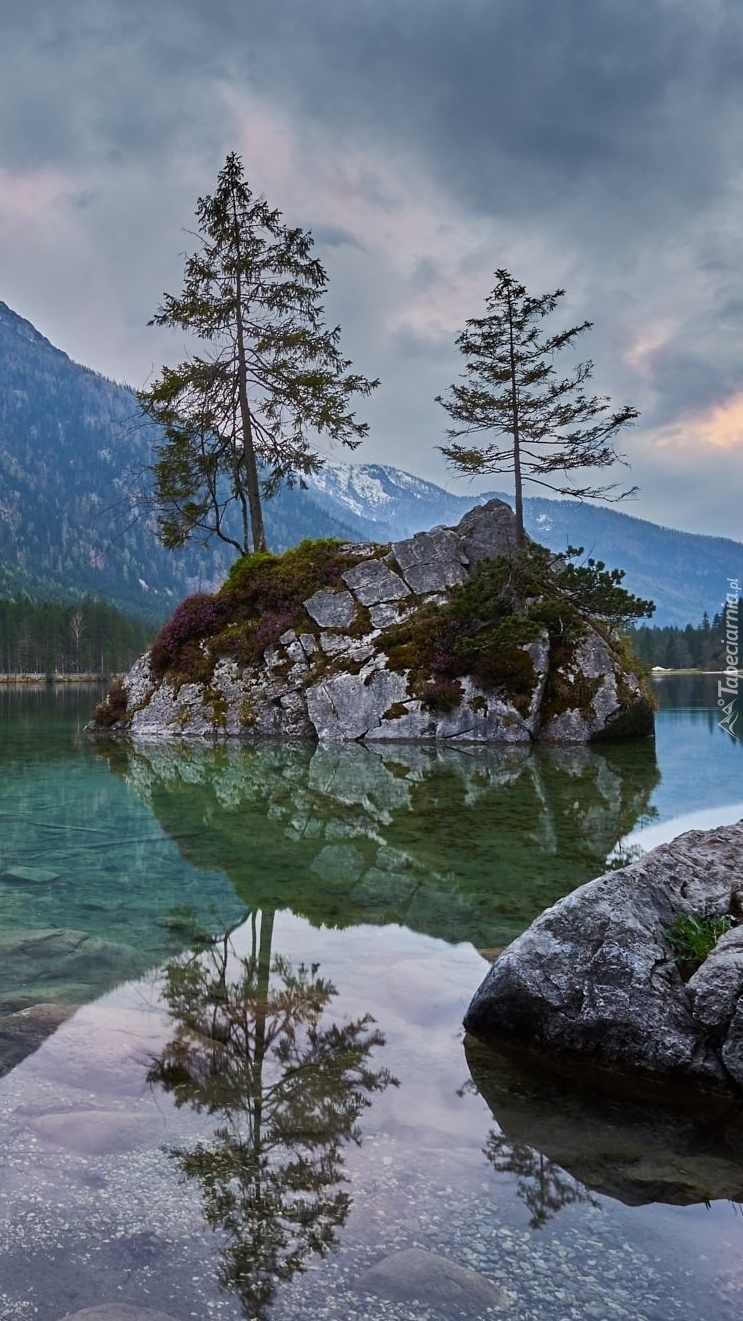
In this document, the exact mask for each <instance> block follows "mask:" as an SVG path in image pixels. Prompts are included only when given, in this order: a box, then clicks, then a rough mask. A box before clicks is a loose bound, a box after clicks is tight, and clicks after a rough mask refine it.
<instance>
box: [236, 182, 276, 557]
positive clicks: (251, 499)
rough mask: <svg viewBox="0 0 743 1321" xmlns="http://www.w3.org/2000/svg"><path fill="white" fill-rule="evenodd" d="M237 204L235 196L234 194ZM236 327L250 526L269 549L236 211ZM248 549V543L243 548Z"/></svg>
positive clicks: (256, 545) (257, 542) (260, 546)
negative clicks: (250, 382)
mask: <svg viewBox="0 0 743 1321" xmlns="http://www.w3.org/2000/svg"><path fill="white" fill-rule="evenodd" d="M233 204H234V198H233ZM235 272H236V273H235V327H236V330H237V397H238V401H239V404H240V422H241V424H242V442H243V452H244V455H245V483H246V486H247V488H248V508H249V510H250V530H251V533H252V536H253V550H267V549H268V547H267V546H266V533H265V530H264V527H263V509H262V507H261V487H260V481H259V479H258V464H257V462H256V457H255V445H254V444H253V421H252V418H251V416H250V403H249V400H248V371H247V363H246V359H245V327H244V325H243V311H242V271H241V269H240V230H239V225H238V220H237V215H235ZM244 549H245V550H246V551H247V547H245V548H244Z"/></svg>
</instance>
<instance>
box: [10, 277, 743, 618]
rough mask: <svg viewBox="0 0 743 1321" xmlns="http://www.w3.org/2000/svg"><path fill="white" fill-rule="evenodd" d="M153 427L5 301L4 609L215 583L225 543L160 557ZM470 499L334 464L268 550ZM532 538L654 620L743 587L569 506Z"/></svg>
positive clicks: (157, 607) (652, 530)
mask: <svg viewBox="0 0 743 1321" xmlns="http://www.w3.org/2000/svg"><path fill="white" fill-rule="evenodd" d="M155 438H156V432H155V430H154V429H153V428H152V427H151V426H149V425H144V424H143V422H142V420H141V418H140V416H139V412H138V407H137V399H136V395H135V394H134V392H133V391H132V390H131V389H129V387H128V386H125V385H121V384H118V383H117V382H115V381H111V380H108V379H106V378H105V377H103V376H100V375H98V374H97V373H96V372H93V371H90V370H89V369H88V368H86V367H81V366H79V365H78V364H77V363H75V362H73V361H72V360H71V359H70V358H69V357H68V356H67V354H66V353H63V352H62V351H61V350H60V349H58V348H55V346H54V345H53V344H51V343H50V342H49V340H48V339H45V337H44V336H43V335H41V334H40V333H39V331H38V330H36V329H35V328H34V326H32V325H31V323H30V322H29V321H26V320H24V319H23V318H22V317H20V316H18V314H17V313H15V312H13V311H11V309H10V308H9V307H7V306H6V304H5V303H2V302H0V597H8V596H15V597H18V596H19V595H22V594H24V593H25V594H27V595H28V596H30V597H31V598H33V599H39V598H42V597H45V598H48V599H53V600H77V599H80V598H81V597H83V596H85V595H92V596H101V597H105V598H106V599H107V600H109V601H111V602H112V603H114V604H116V605H118V606H120V607H121V608H122V609H124V610H127V611H129V612H132V613H135V614H137V615H139V616H141V617H144V618H151V619H162V618H163V617H164V616H165V615H166V614H168V613H169V612H170V611H171V609H172V607H173V605H174V604H175V602H176V601H177V600H180V599H181V598H182V597H183V596H185V595H188V594H189V593H191V592H194V591H198V590H202V589H208V588H210V587H213V586H215V585H216V584H217V583H219V582H221V581H222V580H223V578H224V577H225V574H226V572H227V569H228V567H229V565H230V563H231V562H232V559H233V555H232V552H231V550H230V549H229V547H226V546H223V545H221V544H220V543H219V542H214V543H212V545H211V546H209V547H208V548H204V547H189V548H187V549H186V550H184V551H181V552H172V551H166V550H164V549H163V548H162V547H161V546H160V545H159V544H158V542H157V541H156V539H155V537H154V533H153V526H152V520H151V518H150V517H149V515H148V513H147V510H146V508H145V506H144V504H143V501H142V494H141V493H142V486H143V474H144V473H145V471H146V467H147V464H148V462H149V461H150V458H151V447H152V444H153V441H154V440H155ZM493 495H500V498H502V499H508V498H509V497H508V496H504V495H503V494H502V493H500V492H497V491H493V492H488V493H485V494H480V495H473V494H471V493H470V494H462V495H457V494H452V492H450V491H446V490H444V489H443V488H442V487H440V486H437V485H436V484H435V483H433V482H428V481H424V480H423V479H422V478H420V477H415V476H413V475H411V474H410V473H408V472H404V471H402V470H400V469H398V468H393V467H389V466H386V465H381V464H335V463H329V464H327V466H326V467H325V468H324V469H323V470H322V471H321V472H320V473H318V474H317V475H316V476H315V477H314V478H312V479H311V481H310V483H309V488H308V489H307V490H305V491H300V490H293V491H286V490H285V491H282V492H281V493H280V494H279V495H278V496H277V497H276V499H274V500H272V501H270V502H268V503H267V505H266V526H267V534H268V539H269V544H270V545H271V546H272V548H274V549H275V550H285V549H286V548H287V547H289V546H291V545H295V544H296V543H297V542H298V541H301V540H302V539H303V538H304V537H323V536H340V537H342V538H344V539H348V540H359V539H374V540H381V541H388V540H392V539H398V538H403V537H408V536H411V535H412V534H413V533H414V532H418V531H421V530H423V529H425V528H429V527H432V526H434V525H435V524H437V523H444V524H446V525H449V526H453V525H454V524H456V523H458V522H459V520H460V519H461V517H462V515H463V514H464V513H466V511H467V510H468V509H471V508H472V506H473V505H475V504H482V503H483V502H484V501H486V500H488V499H490V498H491V497H492V496H493ZM525 518H526V526H527V530H528V531H529V533H530V534H531V535H532V536H533V537H535V538H536V539H537V540H539V541H542V542H543V543H544V544H546V545H548V546H550V548H551V549H553V550H558V551H559V550H564V549H565V547H566V545H568V544H572V545H578V546H583V547H584V548H585V552H586V554H590V555H593V556H594V557H595V558H598V559H602V560H604V561H605V562H606V564H607V565H608V566H609V567H615V566H617V567H620V568H624V569H625V570H626V578H625V586H626V587H628V588H629V590H630V591H632V592H635V593H636V594H638V595H639V596H644V597H651V598H652V599H653V600H655V602H656V603H657V610H656V614H655V615H654V617H653V622H656V623H658V624H679V625H681V626H684V625H686V624H687V623H698V622H699V620H700V619H701V617H702V614H703V612H704V611H705V610H706V611H707V612H708V613H709V614H710V615H713V614H714V613H715V611H716V610H717V609H718V608H719V606H720V603H721V601H722V600H723V598H724V595H725V592H726V589H727V579H728V578H734V577H737V578H738V580H739V581H740V579H741V576H742V575H743V545H741V544H740V543H739V542H735V541H730V540H726V539H724V538H721V537H703V536H696V535H693V534H691V533H684V532H676V531H673V530H672V529H670V528H662V527H658V526H656V525H655V524H654V523H649V522H646V521H644V520H641V519H637V518H632V517H631V516H630V515H629V514H626V513H620V512H618V511H616V510H614V509H605V508H601V507H599V506H596V505H588V504H580V503H579V502H577V501H570V500H544V499H527V500H526V502H525Z"/></svg>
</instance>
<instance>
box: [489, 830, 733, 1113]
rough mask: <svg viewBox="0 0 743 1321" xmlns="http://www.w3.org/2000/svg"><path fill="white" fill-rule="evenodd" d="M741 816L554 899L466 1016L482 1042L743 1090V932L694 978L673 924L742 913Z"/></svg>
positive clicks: (492, 973)
mask: <svg viewBox="0 0 743 1321" xmlns="http://www.w3.org/2000/svg"><path fill="white" fill-rule="evenodd" d="M742 863H743V822H740V823H738V825H736V826H725V827H721V828H719V829H717V830H710V831H690V832H689V833H688V834H685V835H681V836H679V837H678V838H677V839H675V840H673V841H672V842H671V843H670V844H664V845H662V846H661V847H659V848H657V849H654V850H653V851H652V852H650V853H648V854H646V855H645V856H644V857H642V858H640V859H639V860H637V861H636V862H633V863H631V864H630V865H629V866H627V867H623V868H622V869H621V870H618V871H612V872H608V873H607V874H605V875H604V876H600V877H598V879H596V880H594V881H589V882H588V883H587V884H586V885H582V886H580V888H579V889H577V890H575V891H574V892H573V893H572V894H570V895H568V896H567V897H566V898H564V899H561V900H560V901H559V902H558V903H556V904H555V905H553V907H551V908H548V909H547V910H546V911H545V912H544V913H542V915H541V916H540V917H539V918H537V920H536V921H535V922H533V923H532V925H531V926H530V927H529V928H528V930H527V931H525V932H524V934H523V935H522V936H520V937H519V938H518V939H517V940H515V941H514V942H513V943H512V944H511V945H510V946H508V948H507V949H506V950H505V952H504V953H503V954H502V955H501V957H500V958H499V959H498V960H497V962H496V963H494V964H493V966H492V967H491V968H490V970H489V971H488V973H487V975H486V977H485V979H484V981H483V982H482V985H481V986H480V987H479V989H478V990H477V992H476V993H475V996H474V998H473V1000H472V1003H471V1004H470V1006H469V1009H468V1010H467V1014H466V1016H465V1020H464V1023H465V1027H466V1029H467V1031H468V1032H471V1033H472V1034H473V1035H474V1036H476V1037H479V1038H481V1039H483V1040H486V1041H487V1040H493V1041H512V1042H519V1043H522V1044H525V1045H528V1046H529V1047H531V1048H534V1049H537V1050H539V1051H548V1052H552V1053H555V1054H556V1055H558V1056H567V1057H571V1058H574V1059H576V1058H578V1059H583V1060H586V1061H590V1062H591V1063H592V1064H596V1065H599V1066H601V1067H604V1068H605V1067H608V1068H611V1069H619V1070H625V1071H635V1072H639V1073H641V1074H644V1075H647V1076H648V1077H655V1078H668V1079H675V1080H678V1081H680V1082H683V1083H685V1084H693V1085H696V1086H699V1087H701V1088H706V1089H709V1090H712V1091H719V1092H727V1093H729V1092H737V1091H738V1089H739V1088H741V1087H743V998H742V992H743V943H742V942H741V935H742V934H743V932H741V930H740V929H739V928H738V929H736V928H733V929H732V930H731V931H730V932H729V933H728V934H727V935H725V936H723V937H722V939H721V940H720V941H719V942H718V944H717V946H716V947H715V948H714V949H713V950H712V953H711V954H710V955H709V956H708V957H707V959H706V960H705V962H704V963H703V964H702V966H701V968H700V969H699V970H698V972H697V973H696V974H695V975H694V977H692V978H691V980H690V981H689V982H688V983H685V982H684V980H683V978H682V975H681V971H680V970H679V967H678V966H677V962H676V958H675V956H674V952H673V948H672V946H671V944H670V943H669V939H668V932H669V929H670V928H671V926H672V924H673V923H674V921H675V920H676V919H677V918H679V917H680V916H683V915H687V916H689V915H696V916H699V917H705V918H707V917H722V916H725V915H729V916H730V918H731V920H733V921H735V920H737V918H738V917H739V916H740V915H741V914H743V866H742V865H741V864H742Z"/></svg>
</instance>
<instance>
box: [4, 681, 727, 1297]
mask: <svg viewBox="0 0 743 1321" xmlns="http://www.w3.org/2000/svg"><path fill="white" fill-rule="evenodd" d="M658 687H659V692H660V697H661V701H662V704H663V706H662V709H661V711H660V712H659V716H658V722H657V736H656V739H655V741H653V740H643V741H641V742H637V743H632V744H627V745H625V746H618V747H616V748H604V749H534V750H531V751H530V750H523V749H482V748H473V749H444V750H442V751H439V752H437V751H435V750H430V749H424V748H419V747H409V748H406V747H404V746H400V745H398V746H389V747H383V748H379V749H375V750H369V749H365V748H361V747H358V746H353V747H350V748H343V749H317V748H313V747H309V746H305V745H295V746H277V745H273V744H268V745H266V744H263V745H257V746H244V747H234V746H232V747H216V748H214V747H205V748H195V747H182V748H168V747H162V746H159V745H152V744H140V745H138V746H136V747H133V748H132V747H127V746H125V745H118V744H115V743H106V742H103V743H101V742H97V743H95V742H92V741H91V740H90V739H89V738H88V736H86V735H85V734H84V733H83V725H84V723H85V721H86V719H87V717H88V713H89V711H90V708H91V706H92V704H93V701H94V700H95V695H94V694H92V693H91V692H90V690H80V691H76V690H65V691H63V692H60V693H54V692H52V691H50V690H40V691H37V692H26V693H19V692H15V691H6V692H0V713H1V718H2V722H3V737H2V739H1V740H0V919H1V922H2V925H1V927H0V954H1V955H2V957H1V958H0V1074H2V1076H0V1158H1V1160H2V1174H1V1175H0V1252H1V1254H2V1255H1V1256H0V1260H1V1261H2V1270H1V1271H0V1318H2V1321H5V1319H6V1318H7V1321H16V1318H18V1321H25V1318H27V1317H28V1318H39V1319H40V1321H60V1318H61V1317H63V1316H65V1315H66V1314H68V1313H74V1312H75V1311H77V1310H80V1309H83V1308H86V1307H92V1306H94V1305H96V1304H100V1303H104V1302H126V1303H129V1304H132V1305H138V1306H142V1307H150V1308H157V1309H159V1310H161V1311H162V1312H165V1313H166V1314H168V1315H169V1316H172V1317H174V1318H176V1321H185V1319H186V1318H190V1317H199V1318H201V1317H226V1318H229V1319H230V1321H232V1318H240V1317H261V1318H263V1317H265V1318H269V1317H270V1318H276V1321H285V1319H288V1318H293V1317H297V1318H299V1317H302V1318H303V1319H304V1318H312V1317H320V1316H323V1317H326V1316H327V1317H338V1318H339V1321H340V1318H343V1319H344V1321H346V1319H347V1318H349V1317H355V1316H358V1317H370V1316H384V1317H385V1318H387V1317H392V1318H396V1317H400V1318H406V1319H407V1318H412V1319H413V1321H417V1319H418V1318H420V1319H421V1321H424V1318H425V1319H426V1321H428V1319H431V1318H432V1319H434V1321H435V1319H437V1318H447V1319H448V1318H450V1317H457V1316H459V1315H465V1314H467V1307H468V1298H469V1302H470V1303H472V1300H473V1299H474V1298H475V1297H480V1295H477V1294H476V1292H475V1291H474V1286H473V1291H472V1292H471V1293H470V1294H467V1293H466V1292H465V1293H464V1294H462V1295H458V1294H457V1293H456V1291H455V1292H454V1293H453V1294H452V1295H451V1296H445V1294H442V1293H441V1292H440V1291H439V1293H436V1291H435V1290H433V1291H431V1290H432V1286H431V1284H430V1278H429V1281H428V1283H427V1284H426V1283H424V1284H421V1283H420V1281H418V1282H417V1284H416V1285H415V1288H413V1285H412V1284H411V1283H410V1280H408V1282H407V1284H406V1283H405V1281H404V1280H403V1283H402V1284H400V1282H399V1280H398V1282H397V1284H396V1285H395V1286H394V1289H396V1290H397V1294H396V1296H394V1297H389V1296H385V1295H384V1294H382V1295H380V1294H379V1293H378V1292H374V1291H373V1289H372V1284H373V1281H371V1282H370V1281H366V1282H365V1281H364V1275H363V1273H364V1271H365V1270H367V1269H369V1268H371V1267H374V1266H375V1265H378V1264H379V1263H380V1262H384V1261H385V1260H386V1259H387V1258H389V1257H390V1256H391V1255H393V1254H395V1253H396V1252H400V1251H404V1250H407V1249H410V1248H417V1249H422V1250H424V1251H426V1252H429V1253H434V1254H437V1255H438V1256H440V1257H443V1258H446V1259H447V1260H448V1261H453V1262H455V1263H457V1264H458V1265H460V1266H462V1267H466V1268H469V1269H471V1270H474V1271H477V1272H478V1275H479V1276H480V1277H481V1278H482V1280H483V1281H485V1282H487V1284H488V1285H489V1286H490V1288H491V1289H492V1290H493V1291H494V1292H492V1293H491V1294H490V1295H489V1298H490V1303H491V1304H492V1307H493V1315H501V1314H502V1315H504V1316H509V1317H514V1318H522V1319H523V1321H531V1319H536V1318H545V1319H547V1318H549V1319H550V1321H552V1318H554V1319H555V1321H564V1318H571V1319H572V1318H578V1317H580V1318H584V1317H592V1316H595V1317H601V1318H604V1317H613V1316H617V1317H632V1318H633V1321H643V1318H645V1319H646V1321H651V1319H652V1321H667V1319H668V1318H671V1317H676V1316H678V1317H679V1318H681V1317H683V1318H691V1319H695V1318H699V1321H702V1318H704V1321H717V1319H718V1318H719V1319H720V1321H723V1319H725V1321H727V1318H733V1317H737V1316H739V1315H740V1312H741V1298H742V1295H741V1290H742V1289H743V1268H741V1266H740V1264H739V1262H740V1249H741V1246H743V1244H742V1242H741V1237H742V1236H741V1227H742V1225H743V1220H742V1219H741V1216H740V1214H739V1211H738V1201H739V1199H740V1197H741V1195H743V1137H742V1136H741V1133H740V1131H739V1125H738V1118H737V1116H736V1115H731V1114H726V1115H723V1116H718V1117H717V1118H716V1120H715V1122H714V1124H712V1123H710V1121H709V1119H708V1117H706V1116H701V1117H694V1116H690V1115H688V1114H685V1115H682V1116H681V1117H679V1116H678V1115H677V1114H676V1115H675V1114H673V1113H672V1112H669V1113H666V1111H664V1110H660V1109H659V1108H658V1106H657V1105H656V1104H655V1102H651V1103H648V1104H647V1105H643V1106H640V1107H639V1108H638V1107H637V1106H632V1105H631V1104H629V1103H626V1102H624V1101H622V1102H620V1101H619V1100H618V1099H615V1100H614V1101H606V1100H604V1101H603V1102H600V1103H599V1104H598V1105H597V1104H596V1103H595V1101H594V1100H592V1099H591V1098H590V1097H589V1096H583V1095H581V1094H580V1093H579V1091H576V1089H575V1087H574V1086H573V1085H572V1084H571V1085H570V1086H567V1085H562V1084H559V1083H556V1082H555V1081H554V1080H541V1079H539V1078H535V1077H534V1076H530V1075H529V1074H528V1073H525V1072H524V1071H523V1069H521V1067H520V1066H519V1065H518V1064H517V1063H516V1062H514V1061H512V1060H507V1059H505V1058H501V1057H496V1056H494V1055H493V1054H492V1053H487V1052H486V1053H485V1054H483V1052H482V1051H480V1050H478V1048H476V1047H472V1046H470V1047H468V1050H467V1051H465V1049H464V1044H463V1041H462V1033H461V1028H460V1023H461V1017H462V1014H463V1012H464V1009H465V1008H466V1005H467V1003H468V1001H469V999H470V997H471V995H472V993H473V991H474V990H475V988H476V986H477V985H478V983H479V981H480V980H481V978H482V976H483V975H484V972H485V970H486V967H487V964H486V962H485V958H484V955H487V954H488V953H489V952H490V951H491V950H493V949H495V948H498V947H499V946H501V945H503V944H504V943H506V942H507V941H508V940H509V939H511V938H512V937H513V936H514V935H515V934H516V933H517V932H518V931H519V930H521V929H523V927H524V926H525V925H526V924H528V922H529V921H530V920H531V919H532V918H533V917H534V916H536V914H537V913H538V912H539V911H541V909H542V908H543V907H544V906H545V905H546V904H548V903H551V902H553V901H554V900H555V899H556V898H558V897H559V896H560V895H561V894H564V893H566V892H567V891H568V890H570V889H571V888H573V887H574V886H575V885H577V884H580V883H581V882H583V881H585V880H587V879H589V878H590V877H592V876H594V875H597V874H599V873H600V872H601V871H602V870H603V869H604V868H605V865H606V864H607V859H608V860H611V859H614V860H617V859H619V860H621V859H622V858H624V857H626V856H632V855H633V854H634V852H635V851H637V850H638V849H642V848H643V847H649V846H652V844H654V843H656V842H657V841H658V840H659V839H661V838H668V837H670V836H672V835H674V834H676V833H678V831H679V830H680V829H683V828H686V826H687V825H696V824H710V825H711V824H715V823H717V822H723V821H725V820H734V819H737V818H738V817H740V816H741V815H743V776H742V775H741V772H742V771H743V747H742V746H741V745H740V744H739V743H736V742H734V741H733V740H731V739H730V738H729V737H728V736H727V735H726V734H724V732H723V731H721V730H720V729H719V728H718V727H717V724H716V719H717V716H716V707H715V702H714V698H715V688H714V680H711V679H710V680H699V679H696V680H694V681H686V680H680V679H671V678H667V679H664V680H663V681H662V682H661V683H660V684H659V685H658ZM225 933H228V934H225ZM40 1006H43V1007H42V1008H40ZM739 1154H740V1156H741V1162H740V1167H741V1175H740V1178H739V1175H738V1168H739V1161H738V1156H739ZM705 1189H706V1190H710V1189H711V1190H712V1194H713V1195H712V1196H711V1197H709V1198H708V1201H709V1205H705V1203H704V1197H705V1195H706V1193H705V1191H704V1190H705ZM700 1190H701V1191H700ZM426 1260H427V1261H428V1262H429V1269H428V1276H429V1277H431V1278H432V1272H431V1269H430V1259H428V1258H427V1259H426ZM434 1274H435V1272H434ZM380 1287H382V1286H379V1283H378V1280H377V1283H376V1285H374V1288H375V1289H379V1288H380ZM384 1288H386V1289H391V1288H392V1286H390V1285H386V1286H384ZM394 1289H393V1292H394ZM406 1289H409V1290H411V1291H412V1292H410V1296H407V1295H406V1293H405V1290H406ZM426 1289H428V1290H429V1292H428V1294H427V1293H426ZM401 1291H402V1292H401ZM416 1291H417V1292H416ZM420 1293H422V1296H420V1297H418V1294H420ZM485 1306H486V1304H485V1302H483V1301H482V1298H481V1300H480V1302H479V1303H478V1308H479V1310H477V1309H476V1314H477V1315H486V1314H487V1312H486V1311H485V1310H483V1309H484V1308H485ZM470 1314H471V1313H470Z"/></svg>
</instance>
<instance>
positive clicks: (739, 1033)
mask: <svg viewBox="0 0 743 1321" xmlns="http://www.w3.org/2000/svg"><path fill="white" fill-rule="evenodd" d="M722 1059H723V1063H724V1065H725V1068H726V1069H727V1071H728V1073H729V1074H730V1076H731V1078H733V1079H734V1080H735V1082H736V1083H737V1084H738V1086H739V1087H741V1088H743V1000H738V1004H737V1006H736V1009H735V1013H734V1014H733V1018H732V1022H731V1023H730V1026H729V1028H728V1030H727V1033H726V1035H725V1040H724V1042H723V1044H722Z"/></svg>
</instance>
